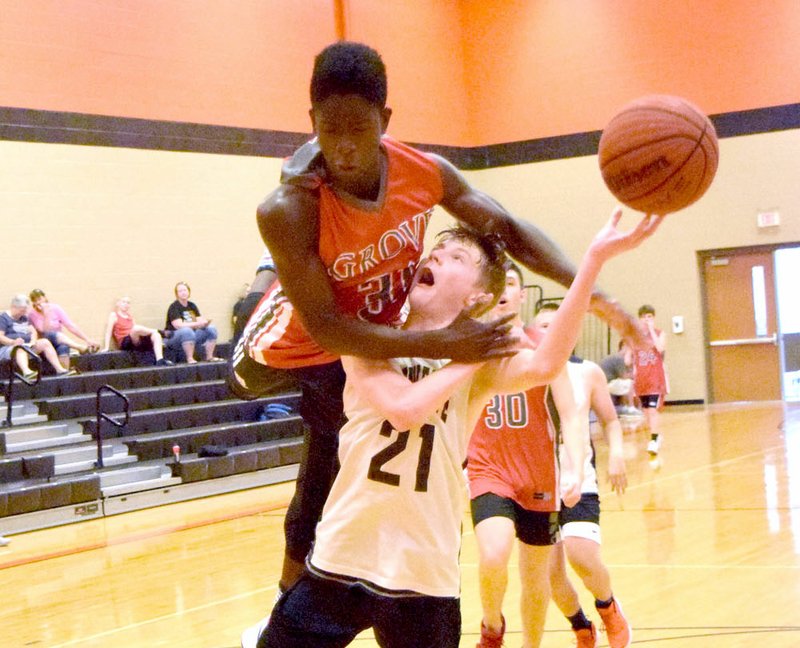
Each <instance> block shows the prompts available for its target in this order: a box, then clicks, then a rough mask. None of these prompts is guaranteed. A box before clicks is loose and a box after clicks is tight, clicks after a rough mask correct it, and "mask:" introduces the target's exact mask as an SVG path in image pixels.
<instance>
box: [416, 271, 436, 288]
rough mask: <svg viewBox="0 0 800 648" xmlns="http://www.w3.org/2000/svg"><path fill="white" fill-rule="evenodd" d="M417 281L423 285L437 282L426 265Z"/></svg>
mask: <svg viewBox="0 0 800 648" xmlns="http://www.w3.org/2000/svg"><path fill="white" fill-rule="evenodd" d="M417 283H418V284H422V285H423V286H432V285H433V284H434V283H436V282H435V280H434V278H433V273H432V272H431V270H430V268H428V267H424V268H421V269H420V271H419V277H418V279H417Z"/></svg>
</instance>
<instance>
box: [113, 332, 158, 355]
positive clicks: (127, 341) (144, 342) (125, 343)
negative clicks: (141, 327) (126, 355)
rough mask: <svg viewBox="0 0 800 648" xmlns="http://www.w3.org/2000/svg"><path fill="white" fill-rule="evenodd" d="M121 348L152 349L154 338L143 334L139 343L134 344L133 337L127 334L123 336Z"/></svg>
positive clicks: (128, 349) (123, 349)
mask: <svg viewBox="0 0 800 648" xmlns="http://www.w3.org/2000/svg"><path fill="white" fill-rule="evenodd" d="M119 348H120V350H121V351H152V350H153V340H151V339H150V336H149V335H143V336H141V337H140V338H139V343H138V344H134V342H133V338H132V337H131V336H130V335H126V336H125V337H124V338H122V342H120V343H119Z"/></svg>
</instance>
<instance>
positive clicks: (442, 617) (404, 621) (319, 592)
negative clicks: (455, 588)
mask: <svg viewBox="0 0 800 648" xmlns="http://www.w3.org/2000/svg"><path fill="white" fill-rule="evenodd" d="M332 576H333V575H332ZM365 585H366V584H358V583H350V582H342V581H338V580H332V579H329V578H321V577H319V576H316V575H314V574H311V573H309V572H308V571H305V572H304V573H303V575H302V576H301V577H300V580H298V581H297V583H295V584H294V585H293V586H292V587H291V588H289V590H288V591H287V592H286V593H285V594H284V595H283V596H281V598H280V600H279V601H278V602H277V603H276V604H275V607H274V608H273V610H272V614H271V615H270V619H269V624H268V625H267V628H266V629H265V630H264V632H262V634H261V636H260V637H259V639H258V648H334V647H336V648H338V647H340V646H347V645H349V644H350V642H352V641H353V640H354V639H355V637H356V635H358V634H359V633H361V632H363V631H364V630H367V629H368V628H372V629H373V632H374V633H375V638H376V639H377V641H378V645H380V646H383V647H384V648H458V645H459V642H460V639H461V609H460V604H459V599H457V598H445V597H436V596H422V595H413V596H388V595H382V594H378V593H377V592H374V591H372V590H371V589H368V588H367V587H366V586H365Z"/></svg>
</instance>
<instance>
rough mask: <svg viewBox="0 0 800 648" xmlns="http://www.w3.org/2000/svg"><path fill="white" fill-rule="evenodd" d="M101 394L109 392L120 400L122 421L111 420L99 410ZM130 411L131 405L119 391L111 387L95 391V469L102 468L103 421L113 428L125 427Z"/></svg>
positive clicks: (105, 386)
mask: <svg viewBox="0 0 800 648" xmlns="http://www.w3.org/2000/svg"><path fill="white" fill-rule="evenodd" d="M103 392H110V393H111V394H113V395H115V396H117V397H118V398H120V399H121V400H122V404H123V413H124V414H125V420H124V421H118V420H117V419H115V418H111V416H110V415H108V414H106V413H105V412H103V411H102V410H101V400H102V398H103ZM130 409H131V403H130V401H129V400H128V397H127V396H126V395H125V394H123V393H122V392H121V391H119V390H117V389H114V388H113V387H112V386H111V385H103V386H102V387H100V388H99V389H98V390H97V398H96V400H95V410H96V411H97V430H96V434H97V461H96V462H95V466H96V467H97V468H102V467H103V427H102V425H103V421H108V422H109V423H111V425H113V426H114V427H118V428H121V427H125V426H126V425H127V424H128V421H129V420H130V418H131V417H130Z"/></svg>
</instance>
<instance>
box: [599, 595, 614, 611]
mask: <svg viewBox="0 0 800 648" xmlns="http://www.w3.org/2000/svg"><path fill="white" fill-rule="evenodd" d="M613 602H614V597H613V596H612V597H611V598H610V599H608V600H607V601H598V600H596V599H595V602H594V606H595V607H596V608H597V609H598V610H607V609H608V608H610V607H611V604H612V603H613Z"/></svg>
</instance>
